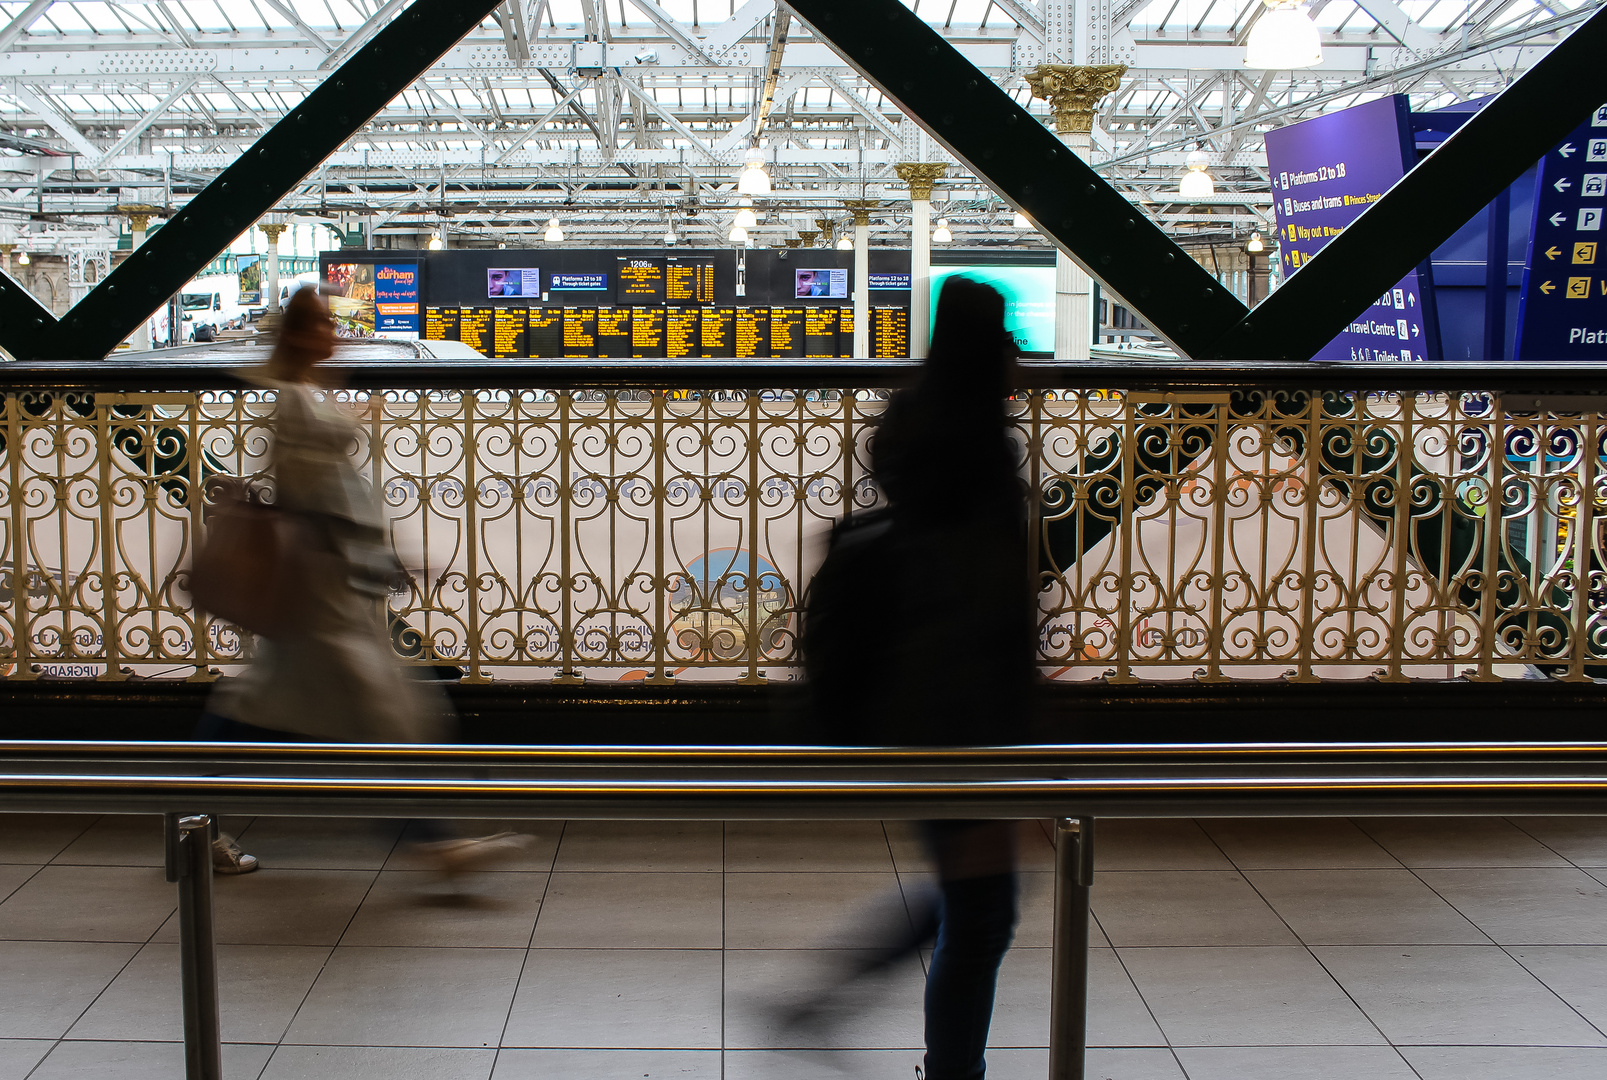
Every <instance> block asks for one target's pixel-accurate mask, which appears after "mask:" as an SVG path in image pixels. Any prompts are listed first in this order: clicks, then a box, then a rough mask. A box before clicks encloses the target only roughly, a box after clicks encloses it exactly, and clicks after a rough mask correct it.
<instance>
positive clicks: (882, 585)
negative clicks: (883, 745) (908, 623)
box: [802, 507, 903, 745]
mask: <svg viewBox="0 0 1607 1080" xmlns="http://www.w3.org/2000/svg"><path fill="white" fill-rule="evenodd" d="M902 561H903V560H901V559H900V558H899V534H898V531H897V530H896V529H895V526H894V521H893V513H892V511H891V510H890V509H889V508H887V507H879V508H877V509H874V510H866V511H861V512H859V513H851V514H848V515H847V516H846V517H844V518H843V519H842V520H841V521H839V522H838V523H837V524H836V525H834V526H833V527H832V530H831V540H830V543H829V545H828V547H827V551H826V559H825V561H824V562H822V563H821V564H820V569H819V570H817V571H816V572H815V576H814V578H813V579H812V580H811V581H810V582H809V588H808V590H807V591H806V592H805V594H804V604H803V609H804V610H803V634H802V644H803V661H804V673H805V676H806V677H807V679H808V697H809V704H810V710H811V713H812V720H813V723H814V725H815V727H816V728H817V729H818V730H819V731H820V733H821V734H822V736H823V737H824V738H825V740H826V741H828V742H834V743H840V744H845V745H865V744H868V743H874V742H876V738H877V731H878V729H879V728H880V726H881V721H883V720H884V719H885V718H886V716H887V712H888V708H889V707H890V705H891V702H890V701H889V700H887V695H888V693H889V691H890V688H891V684H892V679H891V675H892V672H891V671H890V670H889V669H890V667H891V666H892V665H891V664H890V662H889V661H890V658H889V657H888V656H887V655H886V653H885V652H883V651H882V650H881V649H880V648H879V643H880V644H882V645H885V644H887V643H888V641H889V635H888V633H887V632H886V628H888V627H897V626H900V625H902V623H901V615H900V611H899V608H900V606H901V601H902V597H903V589H902V588H901V579H902V566H901V563H902ZM877 627H882V628H883V630H882V631H878V630H877Z"/></svg>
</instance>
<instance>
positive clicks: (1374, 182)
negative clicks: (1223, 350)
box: [1266, 94, 1440, 360]
mask: <svg viewBox="0 0 1607 1080" xmlns="http://www.w3.org/2000/svg"><path fill="white" fill-rule="evenodd" d="M1266 144H1267V171H1268V172H1270V173H1271V175H1272V202H1273V208H1274V211H1275V212H1276V215H1277V225H1278V246H1279V251H1280V258H1281V259H1282V262H1283V267H1282V268H1283V272H1284V275H1285V276H1286V277H1287V276H1288V275H1292V274H1294V273H1296V272H1298V271H1299V269H1300V267H1302V266H1304V265H1305V264H1306V263H1307V262H1308V261H1309V260H1310V259H1311V258H1312V256H1314V255H1316V254H1317V252H1319V251H1321V250H1322V248H1323V247H1324V246H1325V245H1326V244H1327V243H1328V241H1329V240H1331V239H1333V238H1334V237H1335V236H1338V235H1339V233H1340V232H1341V231H1342V230H1343V229H1344V228H1345V226H1346V225H1349V224H1350V223H1351V222H1352V221H1355V220H1356V218H1358V217H1360V216H1361V213H1362V211H1364V210H1366V209H1367V207H1369V206H1371V205H1372V204H1373V203H1375V202H1377V201H1378V200H1379V199H1381V198H1383V196H1384V193H1385V192H1386V191H1388V190H1389V189H1390V188H1391V187H1393V186H1395V183H1396V181H1398V180H1399V179H1400V178H1401V177H1403V176H1405V175H1406V173H1407V171H1408V170H1409V169H1411V167H1412V166H1413V165H1414V164H1416V162H1417V150H1416V146H1415V142H1414V140H1413V136H1412V125H1411V111H1410V109H1409V107H1408V104H1407V99H1406V95H1404V94H1394V95H1391V96H1389V97H1382V98H1379V99H1377V100H1376V101H1369V102H1366V103H1365V104H1362V105H1357V106H1354V107H1352V108H1349V109H1342V110H1340V111H1339V112H1333V113H1327V114H1326V115H1323V116H1318V117H1314V118H1312V119H1310V120H1303V121H1301V122H1300V123H1298V124H1290V125H1289V126H1287V127H1280V128H1273V129H1272V130H1270V131H1268V132H1267V134H1266ZM1439 358H1440V349H1439V320H1438V318H1436V316H1435V311H1434V282H1433V278H1432V277H1431V275H1430V270H1429V264H1428V263H1427V262H1424V263H1423V264H1422V265H1421V266H1419V267H1418V268H1417V269H1416V270H1414V271H1412V272H1411V273H1409V274H1407V275H1406V276H1405V277H1404V278H1402V279H1401V280H1400V281H1399V282H1398V283H1397V284H1396V285H1395V287H1394V288H1393V289H1391V290H1390V291H1389V292H1386V293H1385V294H1384V295H1383V296H1381V297H1379V298H1378V300H1377V301H1376V302H1375V303H1373V304H1372V305H1371V306H1370V307H1368V309H1367V310H1366V311H1364V312H1362V314H1360V315H1358V316H1357V317H1356V321H1355V322H1353V323H1351V324H1350V327H1349V328H1348V329H1346V330H1344V331H1342V332H1341V333H1340V334H1339V336H1337V337H1335V338H1334V339H1333V340H1332V341H1330V342H1329V343H1328V344H1327V345H1326V346H1324V347H1323V348H1322V349H1321V350H1319V351H1318V353H1317V355H1316V356H1314V357H1312V359H1313V360H1438V359H1439Z"/></svg>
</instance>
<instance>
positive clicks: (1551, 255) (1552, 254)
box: [1546, 247, 1562, 259]
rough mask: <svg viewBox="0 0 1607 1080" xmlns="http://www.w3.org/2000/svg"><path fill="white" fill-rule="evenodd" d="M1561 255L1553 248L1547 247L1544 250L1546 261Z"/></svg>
mask: <svg viewBox="0 0 1607 1080" xmlns="http://www.w3.org/2000/svg"><path fill="white" fill-rule="evenodd" d="M1561 254H1562V252H1560V251H1558V250H1557V249H1556V248H1555V247H1549V248H1547V249H1546V258H1548V259H1555V258H1556V257H1557V256H1558V255H1561Z"/></svg>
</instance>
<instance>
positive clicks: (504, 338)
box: [491, 307, 530, 360]
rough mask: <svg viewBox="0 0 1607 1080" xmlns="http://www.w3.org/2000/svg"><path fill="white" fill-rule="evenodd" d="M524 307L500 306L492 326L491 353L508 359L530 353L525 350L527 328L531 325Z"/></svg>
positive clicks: (499, 357) (500, 358)
mask: <svg viewBox="0 0 1607 1080" xmlns="http://www.w3.org/2000/svg"><path fill="white" fill-rule="evenodd" d="M525 310H526V309H524V308H522V307H499V308H497V314H496V319H495V321H493V323H492V328H491V355H493V356H495V357H496V358H497V359H498V360H508V359H513V358H516V357H520V358H522V357H525V356H528V355H530V354H529V353H528V352H526V351H525V329H526V327H527V326H528V325H529V323H528V322H527V320H526V315H525Z"/></svg>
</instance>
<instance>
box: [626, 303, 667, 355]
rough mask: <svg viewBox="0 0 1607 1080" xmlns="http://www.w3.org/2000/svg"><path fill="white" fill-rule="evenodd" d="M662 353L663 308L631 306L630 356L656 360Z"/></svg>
mask: <svg viewBox="0 0 1607 1080" xmlns="http://www.w3.org/2000/svg"><path fill="white" fill-rule="evenodd" d="M663 355H664V309H663V308H661V307H633V308H631V356H633V357H635V358H636V359H638V360H656V359H659V358H660V357H662V356H663Z"/></svg>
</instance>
